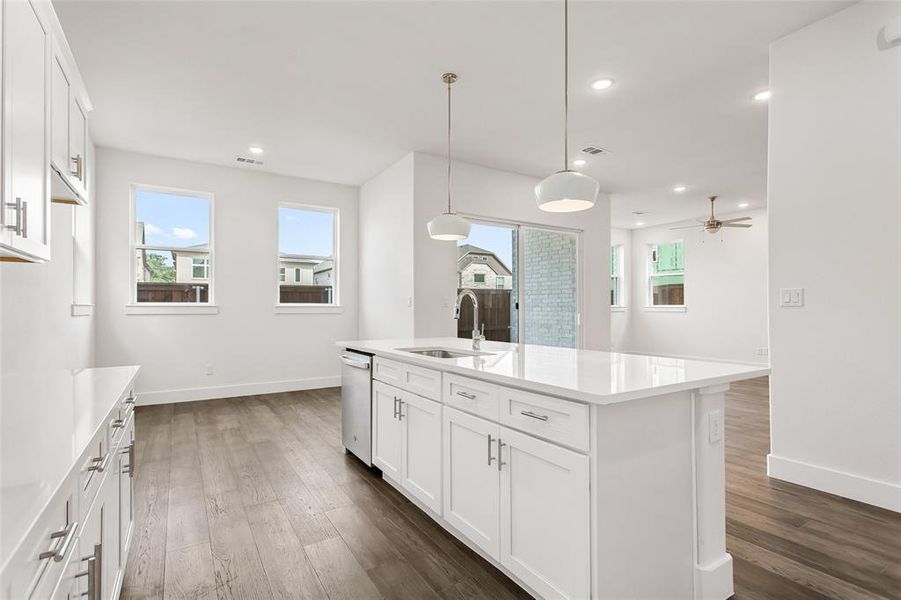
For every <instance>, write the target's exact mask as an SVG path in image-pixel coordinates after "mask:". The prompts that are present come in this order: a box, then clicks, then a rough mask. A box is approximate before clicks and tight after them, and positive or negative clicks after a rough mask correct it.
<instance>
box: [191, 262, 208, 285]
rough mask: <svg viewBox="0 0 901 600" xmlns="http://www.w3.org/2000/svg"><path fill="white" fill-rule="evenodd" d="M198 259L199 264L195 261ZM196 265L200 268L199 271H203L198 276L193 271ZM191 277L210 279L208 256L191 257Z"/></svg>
mask: <svg viewBox="0 0 901 600" xmlns="http://www.w3.org/2000/svg"><path fill="white" fill-rule="evenodd" d="M198 260H199V261H200V264H199V265H198V264H197V262H196V261H198ZM198 267H199V268H200V269H201V272H202V273H203V274H202V275H201V276H200V277H198V276H197V275H195V274H194V273H195V272H194V269H196V268H198ZM191 279H206V280H207V281H209V279H210V258H209V257H206V258H198V257H196V256H192V257H191Z"/></svg>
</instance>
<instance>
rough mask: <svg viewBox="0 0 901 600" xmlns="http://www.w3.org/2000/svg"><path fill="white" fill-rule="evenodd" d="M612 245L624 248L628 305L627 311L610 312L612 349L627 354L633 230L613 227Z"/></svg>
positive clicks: (611, 230) (624, 292) (625, 299)
mask: <svg viewBox="0 0 901 600" xmlns="http://www.w3.org/2000/svg"><path fill="white" fill-rule="evenodd" d="M610 245H611V246H622V247H623V265H622V271H623V281H624V285H623V294H624V296H625V298H624V301H625V304H626V308H625V309H621V308H615V309H611V312H610V349H611V350H614V351H616V352H625V351H626V350H627V346H628V342H629V340H628V334H629V322H630V320H631V317H632V311H631V310H630V309H629V306H631V302H632V296H633V294H632V290H631V289H630V286H631V284H632V230H630V229H620V228H619V227H613V228H612V229H610Z"/></svg>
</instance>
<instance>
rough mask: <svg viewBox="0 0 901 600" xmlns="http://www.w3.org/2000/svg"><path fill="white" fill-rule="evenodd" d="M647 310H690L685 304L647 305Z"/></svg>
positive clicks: (682, 311)
mask: <svg viewBox="0 0 901 600" xmlns="http://www.w3.org/2000/svg"><path fill="white" fill-rule="evenodd" d="M644 310H645V312H681V313H684V312H688V307H687V306H685V305H684V304H661V305H659V306H645V307H644Z"/></svg>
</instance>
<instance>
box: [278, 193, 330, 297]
mask: <svg viewBox="0 0 901 600" xmlns="http://www.w3.org/2000/svg"><path fill="white" fill-rule="evenodd" d="M337 232H338V211H337V210H336V209H332V208H320V207H315V206H302V205H297V204H283V205H281V206H279V208H278V260H279V286H278V289H279V291H278V303H279V304H280V305H291V304H304V305H333V306H335V305H337V304H338V289H337V288H338V268H339V264H338V260H337V248H338V244H337V239H338V234H337ZM286 269H287V270H290V271H291V273H292V274H293V276H294V277H293V279H292V280H291V281H285V277H284V276H283V274H284V273H285V272H286Z"/></svg>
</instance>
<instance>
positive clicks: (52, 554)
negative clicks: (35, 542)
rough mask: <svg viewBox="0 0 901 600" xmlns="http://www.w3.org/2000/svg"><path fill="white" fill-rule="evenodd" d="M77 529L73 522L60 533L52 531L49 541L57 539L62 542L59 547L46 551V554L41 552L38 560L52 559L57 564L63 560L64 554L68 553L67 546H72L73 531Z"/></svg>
mask: <svg viewBox="0 0 901 600" xmlns="http://www.w3.org/2000/svg"><path fill="white" fill-rule="evenodd" d="M77 529H78V523H77V522H73V523H69V524H68V525H66V528H65V529H63V530H61V531H54V532H53V533H51V534H50V539H51V540H55V539H59V538H63V541H62V542H60V543H59V545H58V546H57V547H56V548H55V549H53V550H47V551H46V552H41V553H40V554H39V555H38V558H40V559H41V560H44V559H47V558H53V561H54V562H59V561H61V560H62V559H63V558H65V557H66V553H67V552H68V551H69V546H71V545H72V540H74V539H75V531H76V530H77Z"/></svg>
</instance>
